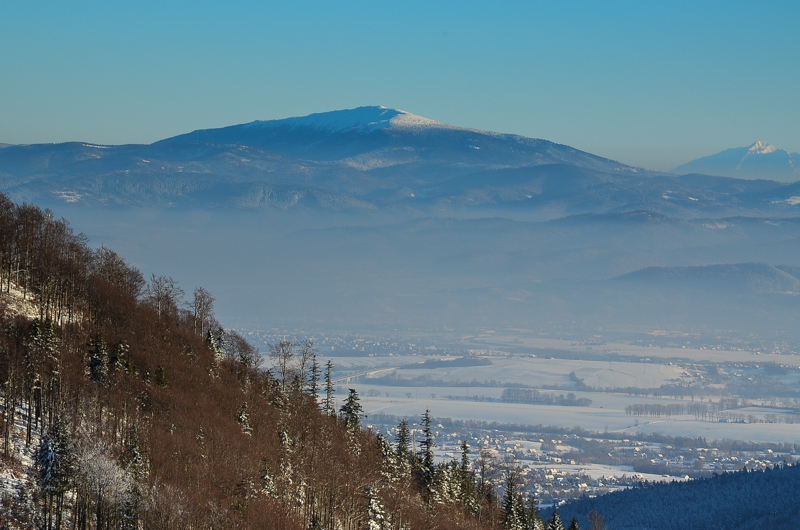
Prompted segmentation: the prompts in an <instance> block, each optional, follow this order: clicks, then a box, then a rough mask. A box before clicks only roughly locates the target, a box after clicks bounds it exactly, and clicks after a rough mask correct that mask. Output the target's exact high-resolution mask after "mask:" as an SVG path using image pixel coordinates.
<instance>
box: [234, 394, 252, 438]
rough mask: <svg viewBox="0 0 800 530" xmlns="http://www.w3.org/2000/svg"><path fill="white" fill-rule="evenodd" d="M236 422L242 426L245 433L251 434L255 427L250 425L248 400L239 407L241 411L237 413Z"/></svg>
mask: <svg viewBox="0 0 800 530" xmlns="http://www.w3.org/2000/svg"><path fill="white" fill-rule="evenodd" d="M236 422H237V423H238V424H239V425H241V426H242V431H243V432H244V433H245V434H247V435H250V434H251V432H252V430H253V429H252V427H250V415H249V414H247V401H245V402H244V403H242V406H241V407H239V412H238V413H237V414H236Z"/></svg>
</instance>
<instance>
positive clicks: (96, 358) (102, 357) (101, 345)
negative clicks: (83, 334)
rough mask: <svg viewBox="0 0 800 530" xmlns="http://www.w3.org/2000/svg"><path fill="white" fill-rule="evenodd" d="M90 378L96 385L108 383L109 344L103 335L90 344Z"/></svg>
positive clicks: (96, 337)
mask: <svg viewBox="0 0 800 530" xmlns="http://www.w3.org/2000/svg"><path fill="white" fill-rule="evenodd" d="M89 378H90V379H91V380H92V381H94V382H95V383H99V384H101V385H105V384H107V383H108V344H107V343H106V338H105V336H103V334H102V333H98V334H97V335H95V336H94V337H92V340H91V341H90V342H89Z"/></svg>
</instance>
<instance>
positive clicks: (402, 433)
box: [396, 420, 411, 460]
mask: <svg viewBox="0 0 800 530" xmlns="http://www.w3.org/2000/svg"><path fill="white" fill-rule="evenodd" d="M396 453H397V456H398V457H399V458H400V459H402V460H409V457H410V456H411V434H410V433H409V430H408V421H407V420H400V425H398V426H397V441H396Z"/></svg>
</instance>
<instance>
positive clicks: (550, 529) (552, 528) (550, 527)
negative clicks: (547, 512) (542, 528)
mask: <svg viewBox="0 0 800 530" xmlns="http://www.w3.org/2000/svg"><path fill="white" fill-rule="evenodd" d="M547 530H564V523H563V522H562V521H561V516H560V515H559V514H558V510H556V509H554V510H553V515H552V516H551V517H550V520H549V521H547Z"/></svg>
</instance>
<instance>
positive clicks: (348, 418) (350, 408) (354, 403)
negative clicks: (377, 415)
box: [339, 388, 364, 430]
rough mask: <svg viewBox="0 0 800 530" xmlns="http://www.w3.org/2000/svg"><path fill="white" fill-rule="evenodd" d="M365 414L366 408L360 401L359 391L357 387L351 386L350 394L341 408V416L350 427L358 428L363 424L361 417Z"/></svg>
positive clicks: (352, 428)
mask: <svg viewBox="0 0 800 530" xmlns="http://www.w3.org/2000/svg"><path fill="white" fill-rule="evenodd" d="M363 415H364V408H363V407H362V406H361V403H359V398H358V392H356V389H355V388H351V389H350V394H349V395H348V396H347V399H345V401H344V404H343V405H342V407H341V408H340V409H339V418H340V419H341V420H342V422H343V423H344V424H345V425H346V426H347V428H348V429H351V430H356V429H358V428H359V427H360V426H361V417H362V416H363Z"/></svg>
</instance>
